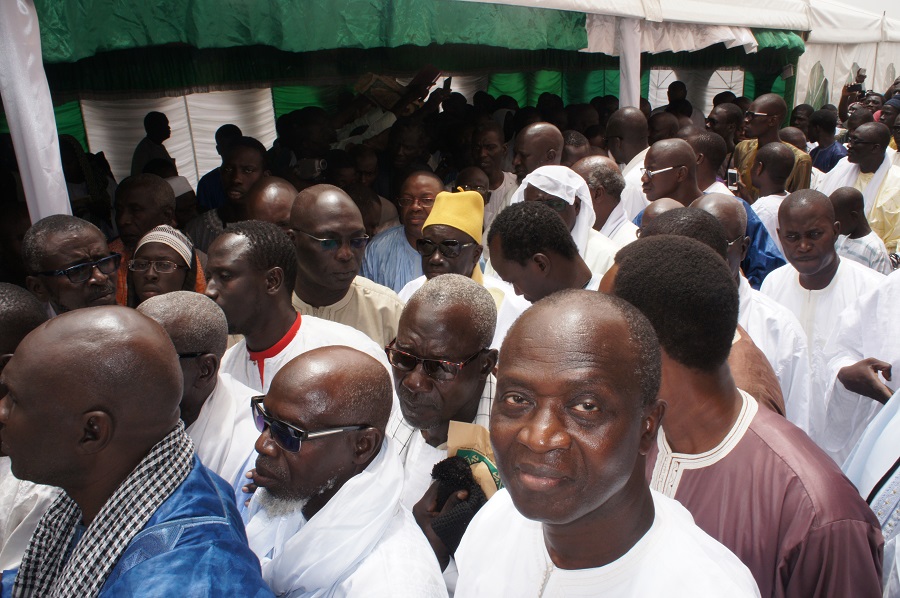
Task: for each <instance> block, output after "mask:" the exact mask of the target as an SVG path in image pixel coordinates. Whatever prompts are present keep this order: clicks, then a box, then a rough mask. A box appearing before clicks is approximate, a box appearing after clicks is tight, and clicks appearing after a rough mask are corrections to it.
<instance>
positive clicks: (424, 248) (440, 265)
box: [400, 191, 529, 349]
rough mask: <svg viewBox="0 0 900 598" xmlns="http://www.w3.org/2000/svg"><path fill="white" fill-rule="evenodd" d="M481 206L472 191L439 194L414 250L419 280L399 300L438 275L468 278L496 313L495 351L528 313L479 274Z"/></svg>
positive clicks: (500, 285) (496, 282) (508, 290)
mask: <svg viewBox="0 0 900 598" xmlns="http://www.w3.org/2000/svg"><path fill="white" fill-rule="evenodd" d="M483 212H484V203H483V201H482V198H481V194H480V193H478V192H476V191H463V192H460V193H447V192H444V193H439V194H438V196H437V198H436V199H435V201H434V207H433V208H432V210H431V214H429V216H428V220H426V221H425V226H423V227H422V238H421V239H419V240H418V241H416V248H417V249H418V251H419V253H420V254H421V256H422V270H423V271H424V272H425V275H424V276H420V277H419V278H416V279H415V280H413V281H411V282H409V283H408V284H407V285H406V286H405V287H403V290H401V291H400V298H401V299H402V300H404V301H409V299H410V297H412V296H413V293H415V292H416V291H417V290H418V289H420V288H421V287H422V285H424V284H425V281H426V280H432V279H434V278H435V277H438V276H440V275H442V274H460V275H462V276H466V277H470V278H471V279H472V280H474V281H475V282H477V283H479V284H481V285H483V286H484V287H485V288H487V289H488V290H489V292H490V294H491V296H493V297H494V301H495V303H496V304H497V309H498V310H499V313H498V316H497V318H496V320H497V327H496V332H495V335H494V339H493V341H492V342H491V347H493V348H494V349H499V348H500V345H501V344H502V343H503V337H505V336H506V331H507V330H508V329H509V327H510V326H511V325H512V323H513V322H514V321H515V320H516V318H518V317H519V315H521V313H522V312H523V311H525V310H526V309H528V306H529V303H528V302H527V301H525V300H523V299H521V298H519V297H518V296H517V295H516V293H515V291H514V290H513V288H512V287H511V286H510V285H508V284H507V283H505V282H503V281H502V280H500V279H499V278H497V277H496V276H492V275H490V274H482V272H481V265H480V264H479V259H478V258H479V257H480V256H481V252H482V245H481V243H479V242H478V241H479V240H480V239H481V238H482V234H481V222H482V213H483Z"/></svg>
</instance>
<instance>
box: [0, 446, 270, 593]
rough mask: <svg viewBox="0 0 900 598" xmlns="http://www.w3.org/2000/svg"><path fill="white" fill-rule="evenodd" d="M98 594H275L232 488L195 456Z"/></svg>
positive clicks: (7, 577) (7, 574)
mask: <svg viewBox="0 0 900 598" xmlns="http://www.w3.org/2000/svg"><path fill="white" fill-rule="evenodd" d="M12 573H13V572H10V571H6V572H4V574H3V588H2V590H3V596H9V595H10V593H9V590H10V589H11V588H12V582H13V581H14V579H15V575H12ZM7 582H9V584H8V585H7ZM100 596H101V597H102V598H125V597H128V598H132V597H144V596H146V597H148V598H149V597H151V596H152V597H156V596H181V597H193V596H197V597H199V596H204V597H205V596H253V597H259V598H262V597H269V596H273V594H272V592H271V590H269V587H268V586H267V585H266V583H265V582H264V581H263V579H262V573H261V571H260V567H259V560H258V559H257V558H256V555H254V554H253V552H252V551H251V550H250V548H249V546H247V536H246V534H245V533H244V525H243V523H242V522H241V518H240V516H239V515H238V511H237V508H236V507H235V504H234V492H233V491H232V489H231V488H229V486H228V484H227V483H226V482H225V481H224V480H223V479H222V478H220V477H219V476H217V475H216V474H214V473H213V472H211V471H210V470H208V469H207V468H206V467H204V466H203V465H202V464H201V463H200V460H199V459H197V457H194V469H193V470H192V471H191V473H190V474H189V475H188V477H187V478H185V480H184V482H182V483H181V485H180V486H178V488H177V489H176V490H175V492H174V493H173V494H172V495H171V496H170V497H169V498H168V499H166V501H165V502H164V503H163V504H162V505H160V507H159V508H158V509H157V510H156V512H155V513H154V514H153V517H151V518H150V520H149V521H148V522H147V524H146V525H145V526H144V528H143V529H142V530H141V531H140V533H138V535H136V536H135V537H134V538H132V540H131V542H130V543H129V545H128V548H126V549H125V552H124V553H123V554H122V556H121V558H119V561H118V563H117V564H116V566H115V568H114V569H113V570H112V572H111V573H110V575H109V577H107V579H106V583H105V584H104V585H103V589H101V590H100Z"/></svg>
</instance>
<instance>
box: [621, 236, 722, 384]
mask: <svg viewBox="0 0 900 598" xmlns="http://www.w3.org/2000/svg"><path fill="white" fill-rule="evenodd" d="M616 263H617V264H618V266H619V270H618V273H617V274H616V278H615V283H614V294H615V295H616V296H618V297H621V298H622V299H625V300H626V301H628V302H629V303H631V304H632V305H634V306H635V307H637V308H638V309H639V310H640V311H641V312H642V313H643V314H644V315H645V316H647V319H648V320H650V323H651V324H653V328H654V329H655V330H656V334H657V336H658V337H659V342H660V345H661V346H662V348H663V349H665V351H666V353H667V354H668V355H669V356H670V357H671V358H672V359H674V360H675V361H676V362H678V363H680V364H682V365H684V366H686V367H689V368H692V369H695V370H700V371H704V372H712V371H714V370H715V369H717V368H718V367H720V366H721V365H722V364H723V363H725V361H726V360H727V359H728V354H729V352H730V351H731V344H732V341H733V340H734V331H735V329H736V327H737V319H738V290H737V285H736V284H734V279H733V278H732V276H731V270H730V269H729V267H728V264H727V263H726V262H725V260H724V259H722V257H720V256H718V255H716V253H715V252H714V251H713V250H712V249H710V248H709V247H707V246H706V245H704V244H703V243H701V242H700V241H696V240H694V239H689V238H687V237H681V236H675V235H658V236H655V237H650V238H643V237H642V238H640V239H638V240H637V241H635V242H634V243H631V244H629V245H626V246H625V247H624V248H623V249H621V250H620V251H619V253H618V254H617V255H616Z"/></svg>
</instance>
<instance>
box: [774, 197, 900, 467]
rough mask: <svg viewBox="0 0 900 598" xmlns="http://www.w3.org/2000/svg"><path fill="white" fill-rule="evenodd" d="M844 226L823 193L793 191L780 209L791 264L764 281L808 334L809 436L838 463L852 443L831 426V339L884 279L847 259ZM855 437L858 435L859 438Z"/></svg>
mask: <svg viewBox="0 0 900 598" xmlns="http://www.w3.org/2000/svg"><path fill="white" fill-rule="evenodd" d="M839 228H840V225H839V224H838V223H837V222H836V221H835V216H834V207H833V206H832V205H831V201H830V200H829V199H828V198H827V197H826V196H825V195H823V194H822V193H820V192H818V191H813V190H809V189H804V190H802V191H797V192H795V193H792V194H790V195H788V197H787V198H786V199H785V200H784V202H783V203H782V204H781V207H780V208H779V210H778V235H779V237H780V238H781V244H782V245H783V246H784V252H785V257H786V258H787V260H788V262H789V263H788V264H787V265H785V266H782V267H781V268H778V269H777V270H775V271H774V272H772V273H771V274H769V276H768V277H766V279H765V281H763V285H762V289H760V290H761V291H762V292H763V293H764V294H765V295H768V296H769V297H771V298H772V299H774V300H775V301H777V302H778V303H780V304H781V305H783V306H785V307H787V308H788V309H789V310H790V311H791V312H792V313H793V314H794V315H795V316H796V317H797V319H798V320H799V321H800V325H801V326H802V327H803V330H804V331H805V332H806V338H807V344H808V346H809V356H810V395H809V396H810V401H811V404H810V422H809V434H810V437H811V438H812V439H813V440H815V441H816V444H818V445H819V446H820V447H822V448H823V449H824V450H825V452H827V453H828V454H829V455H830V456H831V457H832V458H833V459H835V461H837V462H838V463H840V462H842V461H843V459H844V457H846V456H847V452H848V451H849V450H850V448H851V447H852V440H851V441H850V442H849V446H845V443H846V438H845V437H844V435H843V434H837V433H836V432H835V431H832V430H829V429H828V428H829V427H830V426H831V416H830V414H828V415H826V414H827V412H828V411H830V409H829V407H828V405H827V398H826V389H827V387H828V385H829V373H828V367H827V358H826V356H825V343H826V341H827V340H828V337H829V335H830V333H831V331H832V330H833V329H834V326H835V323H836V322H839V319H838V318H839V316H840V314H841V312H842V311H843V310H844V309H845V308H846V307H847V306H849V305H853V304H855V303H856V301H857V300H858V299H859V297H860V296H861V295H863V294H865V293H866V292H867V291H869V290H871V289H873V288H875V287H877V286H878V284H879V283H880V281H882V280H884V277H883V276H882V275H881V274H879V273H877V272H875V271H874V270H871V269H870V268H866V267H865V266H863V265H861V264H858V263H856V262H854V261H852V260H846V259H841V258H840V257H839V256H838V255H837V252H836V251H835V248H834V242H835V239H836V238H837V235H838V232H839ZM854 440H855V438H854Z"/></svg>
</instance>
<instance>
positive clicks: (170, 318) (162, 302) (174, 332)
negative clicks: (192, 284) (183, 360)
mask: <svg viewBox="0 0 900 598" xmlns="http://www.w3.org/2000/svg"><path fill="white" fill-rule="evenodd" d="M137 310H138V311H139V312H140V313H142V314H144V315H145V316H147V317H148V318H150V319H152V320H154V321H155V322H157V323H158V324H159V325H161V326H162V327H163V328H164V329H165V330H166V332H167V333H168V334H169V337H170V338H171V339H172V342H173V343H174V344H175V349H176V350H177V351H178V353H179V354H183V353H212V354H213V355H215V356H216V357H218V358H219V359H221V358H222V356H223V355H224V354H225V349H226V348H227V345H228V322H227V321H226V319H225V313H224V312H223V311H222V308H220V307H219V306H218V305H216V302H215V301H213V300H212V299H210V298H209V297H207V296H206V295H202V294H200V293H192V292H190V291H175V292H173V293H165V294H163V295H157V296H155V297H150V298H149V299H147V300H146V301H144V302H143V303H141V304H140V305H139V306H138V307H137Z"/></svg>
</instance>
